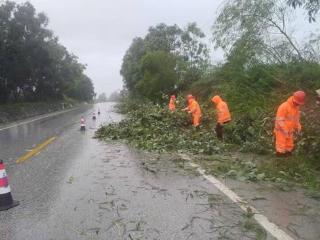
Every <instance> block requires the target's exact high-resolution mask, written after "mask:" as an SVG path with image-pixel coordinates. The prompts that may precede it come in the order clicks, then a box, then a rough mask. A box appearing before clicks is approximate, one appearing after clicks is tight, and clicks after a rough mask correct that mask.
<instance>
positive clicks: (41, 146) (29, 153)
mask: <svg viewBox="0 0 320 240" xmlns="http://www.w3.org/2000/svg"><path fill="white" fill-rule="evenodd" d="M56 138H57V137H52V138H49V139H48V140H46V141H45V142H43V143H41V144H39V145H38V146H36V147H35V148H34V149H32V150H31V151H30V152H28V153H26V154H24V155H23V156H21V157H20V158H18V159H17V161H16V163H23V162H24V161H27V160H28V159H29V158H31V157H33V156H34V155H36V154H37V153H39V152H40V151H41V150H42V149H44V148H45V147H46V146H48V145H49V144H50V143H52V142H53V141H54V140H56Z"/></svg>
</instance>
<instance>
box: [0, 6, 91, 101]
mask: <svg viewBox="0 0 320 240" xmlns="http://www.w3.org/2000/svg"><path fill="white" fill-rule="evenodd" d="M48 22H49V19H48V18H47V16H46V15H45V14H43V13H37V12H36V9H35V8H34V7H33V5H32V4H31V3H29V2H26V3H22V4H16V3H14V2H12V1H6V2H4V3H2V4H1V5H0V103H5V102H8V101H12V102H15V101H43V100H50V99H61V98H63V96H68V97H72V98H75V99H78V100H82V101H89V100H91V99H92V98H93V96H94V89H93V84H92V82H91V80H90V78H89V77H87V76H86V75H85V74H84V70H85V65H83V64H81V63H79V61H78V58H77V57H76V56H75V55H73V54H72V53H70V52H68V51H67V49H66V48H65V47H64V46H63V45H61V44H60V43H59V41H58V38H57V37H56V36H55V35H54V34H53V32H52V31H51V30H49V29H48V28H47V26H48Z"/></svg>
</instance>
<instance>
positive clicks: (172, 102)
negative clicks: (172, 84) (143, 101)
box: [169, 95, 176, 112]
mask: <svg viewBox="0 0 320 240" xmlns="http://www.w3.org/2000/svg"><path fill="white" fill-rule="evenodd" d="M169 110H170V111H171V112H174V111H175V110H176V96H175V95H171V97H170V101H169Z"/></svg>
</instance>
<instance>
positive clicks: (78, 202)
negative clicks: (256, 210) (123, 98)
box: [0, 104, 272, 240]
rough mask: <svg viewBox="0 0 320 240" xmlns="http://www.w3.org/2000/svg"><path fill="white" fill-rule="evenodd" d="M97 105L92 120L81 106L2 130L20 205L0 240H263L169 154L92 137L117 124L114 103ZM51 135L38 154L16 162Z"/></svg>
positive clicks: (6, 215) (3, 215) (0, 227)
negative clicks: (82, 124)
mask: <svg viewBox="0 0 320 240" xmlns="http://www.w3.org/2000/svg"><path fill="white" fill-rule="evenodd" d="M98 107H99V108H100V110H101V113H102V114H101V115H100V116H97V120H96V121H93V120H92V119H91V115H92V112H93V110H94V109H93V108H90V107H83V108H80V109H77V110H74V111H71V112H68V113H65V114H62V115H59V116H55V117H52V118H48V119H43V120H40V121H36V122H32V123H30V124H26V125H21V126H18V127H14V128H10V129H7V130H3V131H0V142H1V145H0V153H1V156H0V157H1V158H3V159H5V160H6V161H5V163H6V164H7V165H8V167H7V171H8V174H9V177H10V185H11V188H12V189H13V196H14V198H15V199H17V200H19V201H20V203H21V204H20V206H18V207H16V208H14V209H11V210H10V211H7V212H0V239H1V240H2V239H4V240H7V239H8V240H16V239H112V240H116V239H129V240H133V239H163V240H169V239H172V240H174V239H189V240H192V239H203V240H206V239H208V240H209V239H257V238H258V237H262V238H261V239H264V238H263V237H264V236H265V233H264V232H263V231H262V230H261V229H260V228H259V227H258V226H256V225H255V223H254V222H251V221H249V220H248V218H247V217H246V216H245V215H244V214H243V212H242V211H241V210H240V209H239V208H238V207H237V206H236V205H234V204H233V203H231V201H229V200H228V199H227V198H226V197H224V196H223V195H222V194H221V193H220V192H219V191H218V190H217V189H215V188H214V187H213V186H212V185H211V184H210V183H209V182H208V181H205V180H204V179H203V178H202V177H201V176H198V175H197V174H196V172H194V171H193V170H192V169H188V168H187V167H185V168H180V167H178V165H179V164H181V163H178V162H176V161H177V160H175V159H173V158H172V156H171V157H170V156H161V157H160V156H157V155H155V154H147V153H142V152H139V151H136V150H133V149H130V148H129V147H128V146H126V145H125V144H122V143H115V142H109V143H103V142H99V141H98V140H96V139H93V138H92V137H93V135H94V131H95V130H96V128H97V127H98V126H99V125H100V124H102V123H105V122H110V121H117V120H119V119H120V118H121V116H119V115H117V114H115V113H113V112H112V104H104V105H99V106H95V107H94V108H95V111H96V110H97V108H98ZM81 116H85V117H86V122H87V131H86V132H85V133H81V132H80V131H79V127H80V117H81ZM52 136H57V139H56V140H55V141H54V142H52V143H51V144H50V145H48V146H47V147H46V148H45V149H43V150H42V151H41V152H40V153H39V154H38V155H36V156H34V157H32V158H31V159H29V160H28V161H26V162H23V163H21V164H15V160H16V159H18V158H19V157H20V156H21V155H23V154H25V153H26V152H27V151H28V150H29V149H31V148H34V146H36V145H38V144H39V143H41V142H43V141H45V140H46V139H49V138H50V137H52ZM266 239H272V238H271V237H269V236H266Z"/></svg>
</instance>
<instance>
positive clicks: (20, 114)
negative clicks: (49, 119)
mask: <svg viewBox="0 0 320 240" xmlns="http://www.w3.org/2000/svg"><path fill="white" fill-rule="evenodd" d="M75 105H77V103H76V102H74V101H56V102H27V103H13V104H4V105H0V124H6V123H10V122H13V121H18V120H22V119H25V118H30V117H35V116H38V115H41V114H46V113H51V112H56V111H60V110H64V109H68V108H72V107H74V106H75Z"/></svg>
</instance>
